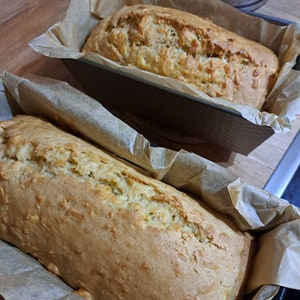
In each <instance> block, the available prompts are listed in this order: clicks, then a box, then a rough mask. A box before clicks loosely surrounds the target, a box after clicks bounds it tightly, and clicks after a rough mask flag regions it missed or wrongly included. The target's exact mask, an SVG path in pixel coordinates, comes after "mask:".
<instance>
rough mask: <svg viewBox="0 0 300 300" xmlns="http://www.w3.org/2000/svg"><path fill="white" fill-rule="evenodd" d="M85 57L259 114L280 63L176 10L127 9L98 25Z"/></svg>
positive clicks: (257, 48) (251, 43)
mask: <svg viewBox="0 0 300 300" xmlns="http://www.w3.org/2000/svg"><path fill="white" fill-rule="evenodd" d="M82 52H95V53H98V54H100V55H102V56H104V57H106V58H109V59H111V60H113V61H116V62H118V63H120V64H123V65H133V66H136V67H138V68H140V69H143V70H146V71H150V72H153V73H155V74H159V75H164V76H168V77H172V78H175V79H179V80H181V81H183V82H186V83H189V84H192V85H193V86H195V87H196V88H198V89H199V90H200V91H202V92H204V93H206V94H207V95H209V96H211V97H219V98H223V99H226V100H229V101H231V102H234V103H239V104H245V105H250V106H253V107H255V108H257V109H261V108H262V105H263V104H264V102H265V100H266V96H267V94H268V92H269V91H270V88H271V87H272V86H273V84H274V82H275V78H276V76H277V70H278V59H277V57H276V55H275V54H274V53H273V52H272V51H271V50H270V49H268V48H266V47H264V46H263V45H261V44H259V43H256V42H254V41H251V40H248V39H246V38H243V37H241V36H238V35H236V34H235V33H233V32H230V31H227V30H225V29H223V28H221V27H219V26H217V25H215V24H213V23H212V22H211V21H209V20H205V19H203V18H200V17H198V16H196V15H193V14H190V13H187V12H183V11H179V10H176V9H172V8H164V7H158V6H150V5H133V6H125V7H123V8H122V9H121V10H120V11H118V12H117V13H116V14H114V15H111V16H108V17H106V18H105V19H103V20H102V21H100V22H99V24H98V26H96V28H95V29H94V30H93V31H92V32H91V34H90V36H89V37H88V39H87V41H86V43H85V45H84V47H83V48H82Z"/></svg>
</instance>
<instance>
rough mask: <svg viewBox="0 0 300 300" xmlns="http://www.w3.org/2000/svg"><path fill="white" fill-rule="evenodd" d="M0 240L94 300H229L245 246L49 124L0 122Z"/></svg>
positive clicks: (165, 189)
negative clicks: (33, 257)
mask: <svg viewBox="0 0 300 300" xmlns="http://www.w3.org/2000/svg"><path fill="white" fill-rule="evenodd" d="M0 238H1V239H3V240H6V241H8V242H10V243H12V244H14V245H16V246H17V247H19V248H20V249H21V250H23V251H24V252H27V253H30V254H31V255H33V256H35V257H37V258H38V259H39V260H40V262H41V263H43V264H44V265H45V266H46V267H47V268H48V269H49V270H51V271H53V272H55V273H56V274H58V275H60V276H61V277H62V278H63V279H64V280H65V281H66V282H68V283H69V284H70V285H71V286H72V287H73V288H83V289H86V290H87V291H89V292H90V293H91V294H92V295H93V296H94V297H95V299H106V300H108V299H130V300H133V299H155V300H157V299H164V300H167V299H172V300H173V299H210V300H211V299H218V300H220V299H235V298H236V297H237V295H238V294H239V292H240V289H241V285H242V283H243V281H244V280H245V276H246V270H247V266H248V264H249V257H250V253H251V251H250V249H251V243H252V238H251V237H250V236H249V235H248V234H244V233H242V232H240V231H238V230H237V229H236V228H235V226H234V224H233V223H232V222H230V220H228V219H226V218H225V217H224V216H221V215H217V214H215V213H213V212H212V211H211V210H210V209H208V208H207V207H204V206H203V205H202V204H199V202H198V201H196V200H194V199H192V198H191V197H189V196H187V195H186V194H184V193H182V192H179V191H178V190H176V189H175V188H173V187H171V186H168V185H166V184H164V183H162V182H160V181H157V180H155V179H152V178H150V177H147V176H144V175H142V174H140V173H138V172H137V171H136V170H134V169H133V168H131V167H130V166H127V165H125V164H124V163H122V162H119V161H118V160H116V159H115V158H113V157H112V156H110V155H108V154H106V153H105V152H103V151H102V150H100V149H98V148H96V147H94V146H92V145H90V144H88V143H86V142H84V141H82V140H80V139H78V138H76V137H74V136H72V135H69V134H67V133H65V132H63V131H61V130H59V129H57V128H55V127H54V126H53V125H51V124H50V123H47V122H44V121H42V120H40V119H38V118H34V117H30V116H18V117H15V118H13V119H12V120H9V121H5V122H2V123H0Z"/></svg>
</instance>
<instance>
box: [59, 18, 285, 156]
mask: <svg viewBox="0 0 300 300" xmlns="http://www.w3.org/2000/svg"><path fill="white" fill-rule="evenodd" d="M249 14H255V13H250V12H249ZM259 16H260V17H262V16H261V15H259ZM266 19H267V20H268V21H269V22H270V21H271V22H273V23H276V24H280V25H287V24H288V21H284V20H279V19H272V18H270V17H267V16H266ZM62 61H63V62H64V64H65V65H66V67H67V68H68V69H69V71H70V72H71V73H72V74H73V76H74V77H75V78H76V79H77V81H78V82H79V83H80V84H81V86H82V88H83V89H84V91H85V93H87V94H88V95H89V96H91V97H93V98H94V99H96V100H98V101H99V102H101V103H102V104H103V105H104V106H105V107H106V108H107V109H108V110H110V111H112V112H113V113H114V109H115V110H116V111H121V112H126V113H129V114H133V115H134V116H138V117H139V118H142V119H143V120H149V121H151V123H153V122H154V123H155V124H157V125H159V127H160V128H168V129H171V130H173V131H175V132H178V133H180V134H181V135H185V136H189V137H196V138H199V139H201V140H204V141H206V142H208V143H211V144H215V145H218V146H220V147H222V148H225V149H227V150H230V151H234V152H239V153H242V154H245V155H246V154H248V153H249V152H251V151H252V150H253V149H255V148H256V147H257V146H259V145H260V144H261V143H263V142H264V141H265V140H266V139H268V138H269V137H270V136H271V135H273V134H274V131H273V129H272V128H270V127H268V126H260V125H255V124H253V123H251V122H250V121H248V120H246V119H244V118H243V117H242V116H241V114H240V113H239V112H236V111H234V110H231V109H226V108H224V107H221V106H219V105H216V104H213V103H210V102H208V101H206V100H202V99H199V98H198V97H193V96H190V95H187V94H184V93H181V92H178V91H175V90H172V89H169V88H166V87H163V86H160V85H157V84H154V83H152V82H150V81H147V80H145V79H142V78H139V77H137V76H134V75H131V74H128V73H125V72H121V71H119V70H115V69H112V68H110V67H107V66H104V65H101V64H99V63H94V62H92V61H89V60H87V59H83V58H80V59H77V60H73V59H62ZM118 117H119V118H120V119H122V114H121V115H120V114H119V115H118ZM123 121H125V122H127V123H128V120H123ZM146 123H147V122H146ZM149 123H150V122H149ZM129 125H131V124H129ZM149 126H150V125H149ZM147 129H148V130H149V128H147ZM138 130H139V131H140V132H141V133H143V129H141V128H139V129H138ZM146 137H147V136H146ZM149 139H150V138H149ZM150 140H151V139H150ZM152 142H154V143H155V141H152ZM162 146H163V145H162Z"/></svg>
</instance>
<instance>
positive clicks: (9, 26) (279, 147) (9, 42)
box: [0, 0, 300, 188]
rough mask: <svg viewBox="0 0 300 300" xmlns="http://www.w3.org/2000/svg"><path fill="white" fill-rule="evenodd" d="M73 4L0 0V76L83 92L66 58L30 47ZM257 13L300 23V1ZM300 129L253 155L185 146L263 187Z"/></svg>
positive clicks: (276, 2)
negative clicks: (39, 79)
mask: <svg viewBox="0 0 300 300" xmlns="http://www.w3.org/2000/svg"><path fill="white" fill-rule="evenodd" d="M69 3H70V0H52V1H48V0H26V1H24V0H13V1H7V0H0V7H1V9H0V44H1V47H0V73H2V72H4V71H9V72H11V73H14V74H16V75H20V76H22V75H24V74H25V73H31V74H37V75H42V76H47V77H52V78H56V79H59V80H63V81H67V82H69V83H70V84H71V85H73V86H75V87H76V88H80V86H79V84H78V83H77V82H76V80H75V79H74V78H73V76H72V74H70V72H69V71H68V70H67V69H66V68H65V66H64V65H63V64H62V63H61V61H60V60H57V59H51V58H47V57H44V56H42V55H40V54H37V53H35V52H34V51H33V50H32V49H31V48H30V47H29V46H28V42H29V41H30V40H31V39H33V38H34V37H36V36H38V35H40V34H41V33H43V32H45V31H46V30H47V29H48V28H49V27H50V26H52V25H53V24H55V23H56V22H58V21H60V20H62V19H63V17H64V16H65V13H66V10H67V8H68V5H69ZM257 12H259V13H263V14H269V15H271V16H275V17H280V18H283V19H288V20H291V21H295V22H300V1H299V0H285V1H282V0H269V1H268V2H267V3H266V5H264V6H263V7H261V8H260V9H259V10H258V11H257ZM0 109H1V108H0ZM299 128H300V117H299V118H298V119H297V121H296V122H295V123H294V124H293V127H292V130H291V131H290V132H288V133H283V134H275V135H273V136H272V137H270V138H269V139H268V140H267V141H266V142H264V143H263V144H262V145H260V146H259V147H258V148H256V149H255V150H254V151H252V152H251V153H250V154H249V155H247V156H245V155H241V154H238V153H234V152H228V151H227V150H224V149H220V148H218V147H216V146H214V145H209V144H200V145H182V146H183V147H185V148H186V149H187V150H190V151H193V152H196V153H198V154H200V155H202V156H204V157H207V158H208V159H210V160H212V161H215V162H216V163H218V164H220V165H222V166H224V167H226V168H228V169H230V170H232V171H233V172H234V173H236V174H237V175H239V176H240V177H241V180H242V181H245V182H247V183H249V184H251V185H254V186H257V187H260V188H261V187H263V186H264V184H265V183H266V182H267V180H268V178H269V177H270V175H271V174H272V172H273V171H274V169H275V168H276V166H277V164H278V162H279V161H280V159H281V158H282V156H283V155H284V153H285V151H286V149H287V148H288V146H289V145H290V143H291V141H292V140H293V138H294V136H295V135H296V133H297V131H298V130H299ZM179 146H180V145H179ZM179 146H178V145H177V147H179Z"/></svg>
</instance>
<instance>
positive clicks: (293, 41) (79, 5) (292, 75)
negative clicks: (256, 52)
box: [30, 0, 300, 133]
mask: <svg viewBox="0 0 300 300" xmlns="http://www.w3.org/2000/svg"><path fill="white" fill-rule="evenodd" d="M136 3H147V4H155V5H162V6H169V7H175V8H178V9H182V10H187V11H190V12H192V13H195V14H198V15H200V16H202V17H209V18H210V19H211V20H212V21H213V22H215V23H216V24H218V25H221V26H223V27H225V28H227V29H229V30H231V31H235V32H237V33H238V34H240V35H243V36H245V37H247V38H250V39H253V40H255V41H257V42H260V43H261V44H263V45H265V46H267V47H269V48H271V49H272V50H273V51H275V53H276V54H278V57H279V59H280V65H281V70H280V75H279V77H278V79H277V82H276V84H275V86H274V88H273V90H272V91H271V92H270V94H269V96H268V98H267V104H266V106H265V110H264V111H262V112H260V111H258V110H257V109H254V108H252V107H249V106H245V105H238V104H233V103H230V102H228V101H225V100H222V99H218V98H211V97H209V96H207V95H205V94H204V93H202V92H199V91H197V90H196V89H195V88H193V87H192V86H191V85H187V84H184V83H182V82H180V81H178V80H175V79H171V78H166V77H162V76H158V75H155V74H152V73H149V72H145V71H141V70H138V69H136V68H133V67H124V66H120V65H119V64H116V63H114V62H112V61H110V60H108V59H106V58H104V57H102V56H100V55H97V54H94V53H88V54H86V55H83V54H82V53H81V52H80V49H81V48H82V46H83V44H84V42H85V40H86V38H87V36H88V35H89V33H90V31H91V29H92V28H93V27H94V26H95V25H96V24H97V23H98V21H99V19H100V18H103V17H105V16H107V15H108V14H110V13H113V12H115V11H116V10H118V9H119V8H121V6H123V5H130V4H136ZM30 46H31V47H32V48H33V49H34V50H35V51H36V52H39V53H41V54H43V55H45V56H49V57H55V58H73V59H79V58H80V57H84V58H87V59H90V60H92V61H95V62H98V63H100V64H103V65H107V66H109V67H112V68H114V69H117V70H121V71H125V72H127V73H130V74H134V75H136V76H139V77H142V78H144V79H146V80H149V81H152V82H155V83H158V84H160V85H164V86H167V87H169V88H173V89H176V90H179V91H181V92H184V93H187V94H190V95H193V96H196V97H200V98H202V99H204V100H207V101H211V102H214V103H217V104H219V105H221V106H224V107H227V108H231V109H233V110H236V111H239V112H240V113H241V115H242V116H243V117H244V118H245V119H247V120H248V121H250V122H252V123H254V124H257V125H261V126H263V125H265V126H269V127H271V128H272V129H273V130H274V132H276V133H277V132H287V131H289V130H290V128H291V124H292V122H293V121H294V120H295V119H296V118H297V115H299V114H300V89H299V83H300V72H299V71H295V70H293V69H292V68H293V66H294V65H295V62H296V59H297V57H298V56H299V54H300V25H299V24H291V25H289V26H285V27H281V26H277V25H273V24H270V23H267V22H266V21H264V20H262V19H260V18H257V17H253V16H249V15H246V14H244V13H241V12H239V11H237V10H236V9H234V8H232V7H231V6H229V5H227V4H226V3H223V2H222V1H219V0H210V1H206V0H190V1H184V0H178V1H172V0H144V1H142V0H120V1H116V0H91V1H90V0H72V1H71V4H70V7H69V9H68V12H67V15H66V17H65V19H64V20H62V21H61V22H59V23H57V24H55V25H53V26H52V27H51V28H49V29H48V31H47V32H45V33H44V34H42V35H40V36H39V37H36V38H35V39H33V40H32V41H31V42H30Z"/></svg>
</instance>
